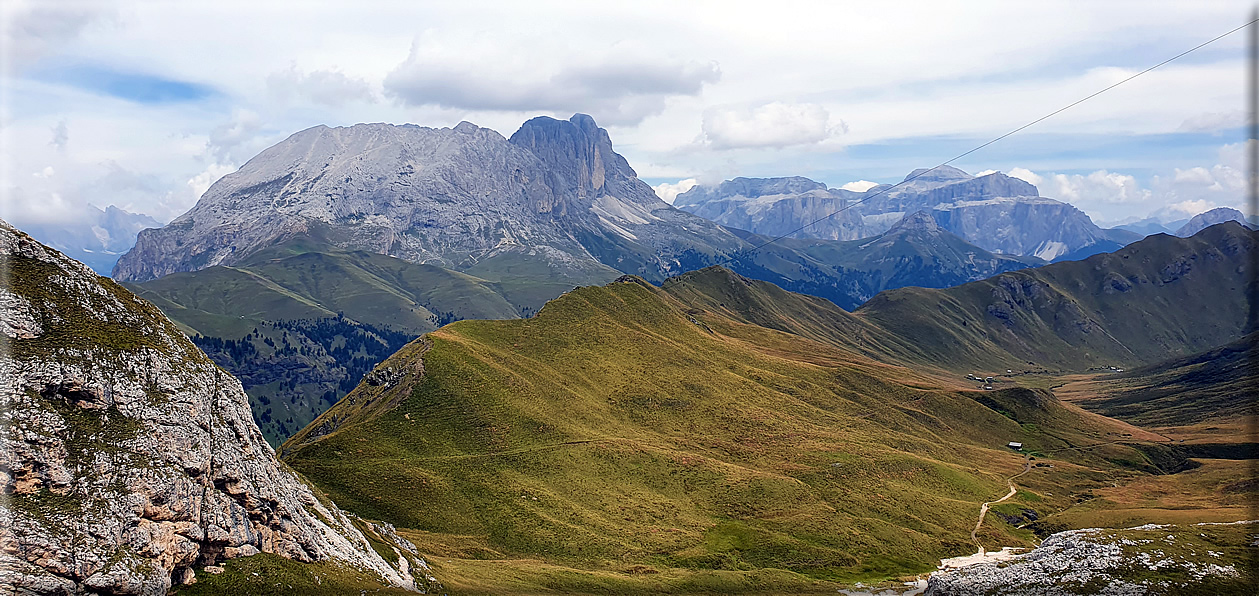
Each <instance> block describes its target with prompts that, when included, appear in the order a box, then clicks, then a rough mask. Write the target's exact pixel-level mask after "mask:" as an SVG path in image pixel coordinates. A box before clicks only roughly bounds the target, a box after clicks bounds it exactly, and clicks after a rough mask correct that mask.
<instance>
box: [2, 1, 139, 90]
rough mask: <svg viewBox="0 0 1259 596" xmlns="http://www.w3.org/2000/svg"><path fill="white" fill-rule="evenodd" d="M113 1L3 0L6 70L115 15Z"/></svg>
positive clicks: (26, 63) (23, 65) (37, 57)
mask: <svg viewBox="0 0 1259 596" xmlns="http://www.w3.org/2000/svg"><path fill="white" fill-rule="evenodd" d="M116 11H117V7H116V6H115V3H114V2H110V1H107V0H101V1H99V2H76V1H70V0H67V1H61V2H47V1H40V0H25V1H24V0H6V1H5V2H4V3H3V5H0V23H3V30H2V31H0V48H3V54H5V56H4V58H3V59H0V62H2V63H3V71H4V72H6V73H9V72H14V71H19V70H22V69H25V68H28V67H30V66H32V65H33V64H34V63H36V62H37V61H39V60H40V59H42V58H45V57H47V56H49V55H51V54H55V53H56V52H57V51H59V50H61V49H62V47H63V46H64V45H65V44H67V43H69V42H70V41H71V40H74V39H75V38H77V37H79V36H80V35H81V34H82V33H83V32H84V31H85V30H87V29H88V28H90V27H93V26H97V25H100V24H103V23H110V22H112V21H113V20H114V18H116Z"/></svg>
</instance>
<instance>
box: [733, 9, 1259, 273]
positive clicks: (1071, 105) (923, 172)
mask: <svg viewBox="0 0 1259 596" xmlns="http://www.w3.org/2000/svg"><path fill="white" fill-rule="evenodd" d="M1256 22H1259V18H1254V19H1251V20H1250V21H1248V22H1246V23H1244V24H1242V25H1240V26H1238V27H1236V28H1234V29H1230V30H1229V31H1227V32H1225V33H1222V34H1220V35H1218V36H1216V37H1213V38H1211V39H1209V40H1207V41H1204V42H1202V43H1200V44H1198V45H1196V46H1194V47H1192V48H1189V49H1187V50H1185V51H1183V52H1181V53H1179V54H1176V55H1175V56H1172V57H1171V58H1168V59H1166V60H1164V61H1162V62H1159V63H1158V64H1155V65H1154V66H1151V67H1149V68H1147V69H1145V70H1143V71H1141V72H1138V73H1136V74H1134V75H1132V76H1130V77H1127V78H1125V79H1123V80H1122V81H1119V82H1117V83H1114V84H1112V85H1110V86H1107V87H1106V88H1104V89H1101V90H1099V91H1095V92H1093V93H1091V94H1089V95H1087V96H1085V97H1082V98H1080V99H1077V100H1075V101H1073V102H1071V103H1069V104H1067V105H1065V106H1063V107H1061V108H1058V109H1056V110H1054V111H1052V112H1050V113H1048V114H1045V115H1044V116H1041V117H1040V118H1037V119H1035V120H1032V121H1031V122H1028V123H1027V124H1024V125H1022V126H1020V127H1018V128H1016V129H1014V130H1011V131H1009V132H1007V133H1005V134H1003V135H1001V136H999V137H996V138H994V139H992V140H990V141H988V142H986V143H984V144H982V145H979V146H977V147H975V148H973V149H970V150H968V151H965V152H963V153H960V154H958V155H956V156H954V157H952V158H950V159H948V160H946V161H944V162H941V163H939V164H937V165H936V166H934V167H931V168H928V169H925V170H921V171H918V173H916V174H913V175H910V176H907V177H906V178H905V179H904V180H901V181H900V182H897V183H896V184H893V185H891V186H888V187H887V188H884V189H881V190H879V191H878V192H876V193H874V194H872V195H869V196H866V197H862V198H861V199H860V200H858V201H854V202H852V203H849V204H848V205H846V206H844V207H841V208H839V209H836V210H835V211H832V212H831V213H828V214H826V215H823V216H822V217H819V218H817V219H815V220H813V221H810V222H808V223H806V224H804V225H801V226H800V227H798V228H796V229H794V230H791V231H790V232H787V233H785V234H782V235H780V236H776V237H774V238H773V239H771V240H769V241H767V242H764V243H761V244H759V245H757V246H755V247H753V248H752V249H750V250H748V251H747V252H745V253H741V254H740V257H745V256H751V255H753V254H755V253H756V252H757V251H759V250H761V249H762V248H765V247H766V246H769V245H771V244H774V243H776V242H778V241H780V240H783V239H784V238H788V237H790V236H791V235H792V234H795V233H796V232H799V231H801V230H804V229H805V228H808V227H809V226H811V225H814V224H816V223H818V222H822V221H826V220H828V219H830V218H832V217H835V216H836V215H839V214H840V213H843V212H845V211H847V210H849V209H852V208H853V207H856V206H857V205H860V204H862V203H864V202H866V201H869V200H870V199H874V198H876V197H879V196H882V195H885V194H887V193H888V192H891V191H892V190H894V189H896V188H897V187H900V186H903V185H905V184H908V183H910V182H913V181H914V180H917V179H918V178H921V177H922V176H925V175H926V174H928V173H930V172H932V171H934V170H937V169H939V168H942V167H944V166H947V165H949V164H951V163H953V162H955V161H957V160H959V159H962V158H963V157H966V156H967V155H970V154H972V153H974V152H976V151H979V150H980V149H983V148H984V147H987V146H989V145H991V144H993V143H996V142H997V141H1000V140H1002V139H1004V138H1006V137H1009V136H1010V135H1013V134H1015V133H1018V132H1021V131H1023V130H1025V129H1027V128H1030V127H1032V126H1034V125H1036V124H1039V123H1040V122H1043V121H1045V120H1048V119H1049V118H1052V117H1054V116H1056V115H1058V114H1061V113H1062V112H1065V111H1067V110H1069V109H1071V108H1074V107H1075V106H1078V105H1080V104H1082V103H1084V102H1086V101H1088V100H1090V99H1093V98H1094V97H1097V96H1098V95H1101V94H1103V93H1105V92H1107V91H1110V90H1111V89H1114V88H1115V87H1118V86H1120V85H1122V84H1124V83H1127V82H1128V81H1131V80H1133V79H1135V78H1137V77H1139V76H1141V75H1143V74H1146V73H1148V72H1150V71H1152V70H1155V69H1157V68H1159V67H1162V66H1166V65H1167V64H1170V63H1172V62H1175V61H1176V60H1179V59H1181V58H1184V57H1185V56H1188V55H1189V54H1192V53H1193V52H1195V51H1197V50H1200V49H1202V48H1205V47H1207V46H1209V45H1211V44H1213V43H1215V42H1217V41H1219V40H1221V39H1224V38H1225V37H1228V36H1230V35H1232V34H1234V33H1237V32H1238V31H1241V30H1242V29H1245V28H1246V27H1249V26H1251V25H1253V24H1255V23H1256ZM732 261H733V259H726V263H727V264H728V263H730V262H732Z"/></svg>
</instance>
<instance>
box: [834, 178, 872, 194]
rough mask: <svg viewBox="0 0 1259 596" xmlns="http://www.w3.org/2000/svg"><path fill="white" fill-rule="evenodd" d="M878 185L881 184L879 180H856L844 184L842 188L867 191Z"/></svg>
mask: <svg viewBox="0 0 1259 596" xmlns="http://www.w3.org/2000/svg"><path fill="white" fill-rule="evenodd" d="M878 185H879V183H878V182H870V181H869V180H854V181H852V182H849V183H847V184H844V185H843V186H840V188H842V189H844V190H851V191H853V192H865V191H867V190H870V189H871V188H874V187H876V186H878Z"/></svg>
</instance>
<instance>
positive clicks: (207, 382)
mask: <svg viewBox="0 0 1259 596" xmlns="http://www.w3.org/2000/svg"><path fill="white" fill-rule="evenodd" d="M0 271H3V272H5V273H6V274H7V279H5V282H6V283H4V284H2V285H0V304H3V309H0V331H2V332H3V337H0V340H2V341H3V342H4V343H3V346H2V347H3V348H4V349H3V350H0V433H2V434H0V446H2V448H3V449H2V450H0V487H2V489H3V497H2V498H0V585H5V586H10V587H11V588H13V589H16V590H17V593H34V594H78V593H85V592H91V593H109V594H153V595H162V594H166V592H167V590H168V588H169V587H170V586H171V585H172V583H173V582H174V583H179V582H188V581H192V579H193V578H194V577H195V576H194V572H193V568H194V567H199V566H205V565H214V564H218V563H220V562H222V561H223V560H225V559H231V558H234V557H241V556H248V555H252V554H255V553H259V552H266V553H274V554H277V555H281V556H284V557H287V558H290V559H293V560H296V561H303V562H310V561H332V562H337V563H340V564H344V565H349V566H352V567H354V568H356V569H359V570H361V571H362V572H363V573H367V574H372V575H375V576H378V577H379V578H380V579H381V581H382V582H383V583H385V584H392V585H397V586H404V587H410V588H415V587H416V586H415V583H414V582H413V581H412V580H410V579H408V577H406V576H404V574H403V573H400V571H399V568H409V569H411V570H412V572H413V571H414V570H415V569H416V568H417V566H421V567H422V566H423V561H422V559H420V558H419V557H418V556H416V555H414V554H413V553H412V554H411V555H410V560H408V561H406V562H405V567H403V565H402V563H401V562H399V561H386V560H385V559H384V558H382V557H381V555H379V554H377V552H376V551H375V550H373V548H372V547H371V545H370V544H369V543H368V541H367V539H366V538H365V537H364V536H363V534H362V533H361V532H360V531H359V530H358V529H357V528H356V527H355V525H354V523H352V521H351V520H350V519H349V518H348V517H347V515H346V514H344V513H342V512H341V511H340V510H338V509H337V508H336V507H335V505H333V504H332V503H331V502H330V501H327V500H326V499H324V498H321V497H320V496H319V495H318V494H317V493H316V492H315V491H314V490H313V489H312V488H311V487H310V486H308V485H307V484H305V483H304V482H303V481H302V480H301V479H300V478H299V477H298V476H297V475H295V474H294V473H293V472H292V471H290V470H289V469H288V468H287V467H285V466H284V465H283V464H281V463H280V462H279V461H278V460H277V459H276V457H275V454H274V452H273V451H272V449H271V448H270V447H269V446H268V445H267V443H266V442H265V441H264V440H263V437H262V434H261V433H260V432H259V431H258V427H257V426H256V425H255V424H254V422H253V419H252V417H251V416H250V411H249V405H248V401H247V398H246V396H245V393H244V391H243V390H242V389H241V385H240V383H239V382H237V381H236V380H235V379H234V378H232V377H231V376H230V375H228V374H226V373H225V372H223V371H222V370H220V369H219V368H218V367H216V366H215V365H214V364H213V363H212V362H211V361H210V360H209V359H208V358H207V357H206V356H205V355H204V354H203V353H201V352H200V351H199V350H198V349H197V348H196V347H195V346H193V345H192V343H191V342H190V341H189V340H188V339H187V338H186V337H184V336H183V334H182V333H180V332H179V330H178V329H176V328H175V326H174V325H173V324H172V323H171V322H170V321H169V320H168V319H167V318H166V317H164V316H163V315H162V314H161V312H160V311H158V310H157V309H156V308H155V307H153V306H152V305H150V304H148V303H147V302H144V301H142V300H140V299H139V298H136V297H135V296H133V295H132V294H131V293H129V292H127V291H126V290H125V289H123V288H122V287H121V286H119V285H117V284H115V283H114V282H113V281H111V280H109V279H106V278H101V277H98V276H96V275H95V274H94V273H92V272H91V271H90V270H88V269H87V268H86V267H84V266H83V265H82V264H80V263H78V262H75V261H73V260H72V259H69V258H67V257H65V256H64V255H62V254H60V253H58V252H56V251H54V250H51V249H49V248H47V247H45V246H43V245H41V244H39V243H38V242H36V241H34V240H33V239H32V238H30V237H29V236H27V235H25V234H23V233H22V232H19V231H17V230H15V229H13V228H12V227H10V226H9V225H8V224H7V223H4V222H0ZM400 556H401V555H400ZM419 575H423V574H419Z"/></svg>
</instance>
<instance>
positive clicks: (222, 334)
mask: <svg viewBox="0 0 1259 596" xmlns="http://www.w3.org/2000/svg"><path fill="white" fill-rule="evenodd" d="M127 287H128V288H129V289H131V290H132V291H133V292H135V293H136V294H137V295H139V296H141V297H143V298H145V299H147V300H149V301H150V302H153V303H154V304H156V305H157V306H158V307H159V308H161V309H162V311H163V312H165V313H166V315H167V316H169V317H170V318H171V319H172V320H174V321H175V322H176V323H177V324H178V325H179V326H180V327H181V328H182V329H183V330H184V331H185V332H187V333H188V334H189V335H191V336H192V337H193V339H194V341H195V342H196V343H197V345H198V346H200V347H201V348H202V349H203V350H205V351H206V352H207V353H208V354H209V355H210V356H211V357H212V358H213V359H214V360H215V362H217V363H218V364H219V365H220V366H222V367H224V368H225V369H227V370H228V372H231V373H232V374H233V375H235V376H236V377H237V378H239V379H240V380H241V382H242V383H243V384H244V386H245V390H246V392H247V393H249V395H250V399H251V404H250V405H251V406H252V408H253V411H254V417H255V420H256V421H257V422H258V425H259V427H260V428H262V430H263V434H264V435H266V437H267V439H268V440H269V441H271V442H272V443H273V444H275V445H279V444H280V443H281V442H282V441H283V440H284V439H286V438H288V436H289V435H291V434H292V433H293V432H295V431H297V430H298V429H301V428H302V427H304V426H306V425H307V424H308V423H310V421H311V420H313V419H314V418H315V417H316V416H318V415H319V414H320V413H322V412H323V411H324V410H325V409H327V408H328V406H331V405H332V404H333V403H336V401H337V400H338V399H340V398H341V396H343V395H345V394H346V392H348V391H349V390H350V389H352V388H354V386H355V385H357V384H358V382H359V381H360V380H361V379H362V378H363V375H364V374H365V373H367V372H368V371H370V370H371V369H372V368H373V367H374V366H375V365H376V363H378V362H380V361H381V360H382V359H383V358H384V357H386V356H388V355H389V354H392V353H393V352H395V351H397V350H398V349H399V348H400V347H402V346H403V345H404V344H405V343H406V342H407V341H410V340H411V339H413V338H415V337H416V336H418V335H420V334H421V333H424V332H427V331H431V330H433V329H436V328H437V327H439V326H441V325H444V324H446V323H449V322H451V321H455V320H459V319H464V318H482V319H501V318H514V317H517V316H519V314H520V313H521V312H524V313H526V314H527V313H528V312H529V310H528V307H526V306H521V307H517V306H516V305H515V304H513V303H511V302H509V301H508V300H507V299H506V298H504V296H503V294H501V293H500V290H501V286H500V285H499V284H498V283H495V282H490V281H487V280H484V279H480V278H477V277H473V276H471V275H467V274H464V273H458V272H455V271H450V270H447V269H443V268H441V267H435V266H432V265H417V264H414V263H408V262H406V261H402V260H400V259H395V258H393V257H388V256H384V255H378V254H372V253H367V252H362V251H340V250H334V249H331V248H329V247H328V246H326V245H322V244H319V243H316V242H313V241H310V240H309V239H304V238H299V239H296V240H294V241H291V242H288V243H286V244H283V245H280V246H277V247H273V248H271V249H268V250H265V251H262V252H259V253H257V254H255V255H252V256H251V257H250V258H249V259H248V260H247V261H245V262H244V263H241V264H239V265H237V266H234V267H210V268H207V269H203V270H201V271H196V272H192V273H176V274H173V275H169V276H166V277H163V278H161V279H157V280H154V281H149V282H145V283H142V284H127ZM529 304H532V303H529Z"/></svg>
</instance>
